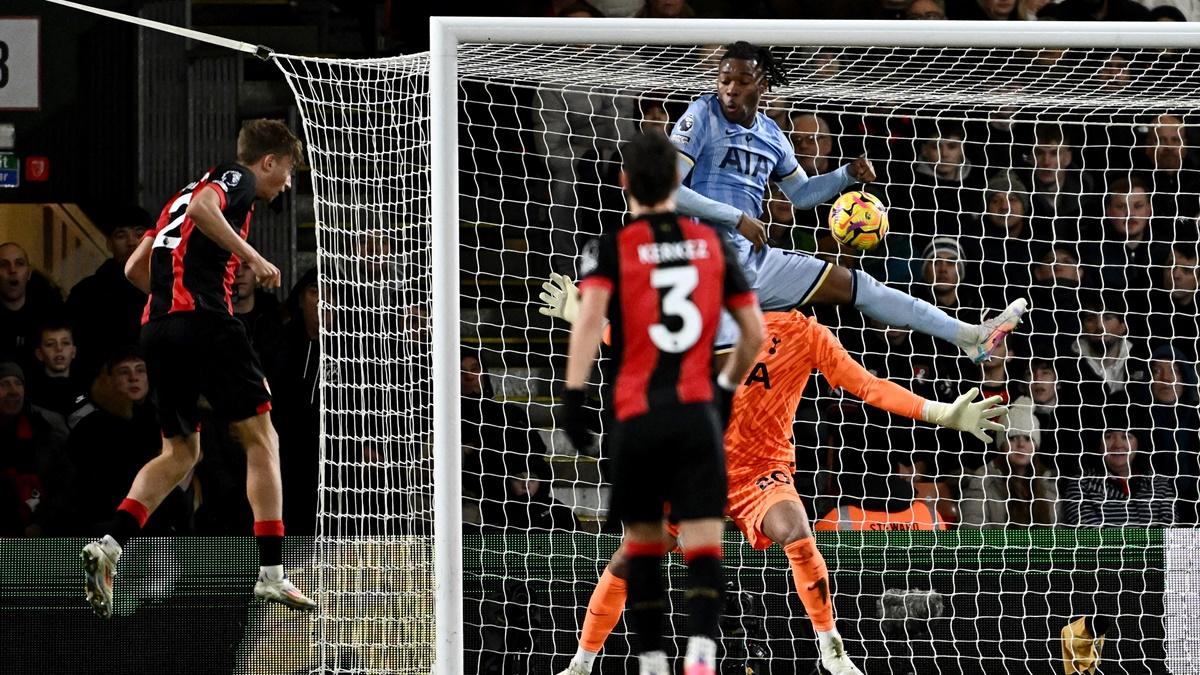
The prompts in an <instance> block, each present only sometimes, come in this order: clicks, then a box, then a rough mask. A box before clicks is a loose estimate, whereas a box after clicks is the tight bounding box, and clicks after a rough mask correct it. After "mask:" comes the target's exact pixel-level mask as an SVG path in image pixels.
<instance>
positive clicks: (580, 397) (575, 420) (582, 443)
mask: <svg viewBox="0 0 1200 675" xmlns="http://www.w3.org/2000/svg"><path fill="white" fill-rule="evenodd" d="M586 399H587V395H586V394H585V393H584V391H583V390H582V389H566V390H564V391H563V408H564V410H563V412H564V415H563V425H562V426H563V431H564V432H566V434H567V438H569V439H570V440H571V445H573V446H575V449H576V450H577V451H579V452H581V453H582V452H586V451H587V450H589V449H590V448H591V447H592V432H591V431H589V430H588V424H587V412H586V411H585V410H584V409H583V404H584V401H585V400H586Z"/></svg>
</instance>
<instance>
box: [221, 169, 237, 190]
mask: <svg viewBox="0 0 1200 675" xmlns="http://www.w3.org/2000/svg"><path fill="white" fill-rule="evenodd" d="M221 183H222V184H223V185H226V186H227V187H238V184H239V183H241V173H239V172H235V171H227V172H224V173H223V174H221Z"/></svg>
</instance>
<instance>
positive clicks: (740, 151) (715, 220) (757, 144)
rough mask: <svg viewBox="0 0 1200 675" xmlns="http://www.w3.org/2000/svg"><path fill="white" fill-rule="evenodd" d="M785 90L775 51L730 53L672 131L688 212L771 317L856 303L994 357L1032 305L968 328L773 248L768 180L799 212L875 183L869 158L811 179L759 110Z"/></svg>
mask: <svg viewBox="0 0 1200 675" xmlns="http://www.w3.org/2000/svg"><path fill="white" fill-rule="evenodd" d="M783 84H787V75H786V74H785V72H784V70H783V65H782V64H781V63H780V62H778V61H777V60H776V59H775V56H774V55H773V54H772V53H771V50H770V49H768V48H764V47H757V46H755V45H752V44H749V43H747V42H737V43H734V44H732V45H730V46H729V47H728V48H727V50H726V52H725V55H724V57H723V58H722V59H721V62H720V66H719V68H718V71H717V91H716V93H713V94H706V95H704V96H701V97H700V98H698V99H696V100H695V101H693V102H692V104H691V105H690V106H689V107H688V109H687V112H686V113H684V115H683V117H682V118H680V119H679V121H678V122H676V124H675V128H674V129H673V130H672V131H671V142H672V143H674V144H675V147H676V148H678V150H679V175H680V176H682V177H683V178H684V187H682V188H680V190H679V195H678V197H677V205H678V209H679V212H680V213H683V214H685V215H689V216H695V217H698V218H701V219H702V220H704V221H706V222H708V223H711V224H713V225H716V226H717V227H718V228H719V229H720V230H721V231H722V233H723V234H724V235H725V236H726V237H727V238H728V239H729V240H730V241H732V242H733V244H734V247H735V248H736V249H737V252H738V253H737V254H738V262H739V263H741V265H742V269H743V271H744V272H745V274H746V279H747V280H748V281H749V282H750V285H751V287H753V288H754V290H755V292H756V293H757V294H758V301H759V303H760V304H761V305H762V308H763V310H764V311H773V310H789V309H791V308H793V307H797V306H799V305H805V304H812V303H820V304H828V303H832V304H852V305H854V307H855V308H857V309H858V310H859V311H861V312H862V313H863V314H866V315H867V316H869V317H871V318H872V319H875V320H876V321H879V322H881V323H884V324H887V325H889V326H895V327H898V328H911V329H913V330H918V331H921V332H923V333H927V334H929V335H933V336H934V337H938V338H941V339H943V340H946V341H948V342H951V343H954V344H956V345H958V346H959V347H960V348H961V349H962V350H963V351H964V352H966V354H967V356H968V357H970V358H971V359H972V360H974V361H984V360H987V359H988V358H989V357H990V355H991V353H992V351H993V350H995V349H996V345H997V344H999V343H1000V342H1001V341H1002V340H1004V337H1005V336H1006V335H1007V334H1008V333H1009V332H1010V331H1011V330H1012V329H1013V328H1015V327H1016V325H1017V324H1018V323H1019V322H1020V320H1021V315H1022V314H1023V313H1024V312H1025V306H1026V302H1025V300H1024V299H1020V300H1016V301H1015V302H1013V303H1012V304H1011V305H1009V306H1008V307H1007V308H1005V310H1004V311H1002V312H1000V313H999V314H998V315H997V316H995V317H993V318H992V319H990V320H988V321H985V322H984V323H983V324H981V325H969V324H965V323H963V322H961V321H959V320H957V319H955V318H953V317H951V316H949V315H948V314H946V313H945V312H943V311H941V310H940V309H937V308H936V307H934V306H933V305H931V304H929V303H928V302H925V301H924V300H918V299H916V298H913V297H912V296H909V295H907V294H905V293H902V292H900V291H897V290H895V289H892V288H888V287H887V286H884V285H883V284H881V283H879V282H878V281H876V280H875V279H872V278H871V277H870V276H868V275H866V274H864V273H863V272H861V271H857V270H848V269H845V268H843V267H837V266H834V265H831V264H829V263H827V262H824V261H822V260H819V259H817V258H814V257H812V256H810V255H806V254H803V253H797V252H795V251H787V250H782V249H775V248H769V247H767V246H766V245H765V242H766V236H767V235H766V228H765V227H764V226H763V224H762V222H761V221H760V220H759V219H758V217H757V216H758V214H760V213H761V212H762V204H763V193H764V191H765V190H766V186H767V181H768V180H770V181H774V182H775V183H776V184H777V185H778V186H779V188H780V190H781V191H782V192H783V193H784V194H785V195H787V197H788V199H789V200H791V202H792V204H794V205H795V206H796V207H797V208H800V209H810V208H813V207H814V206H816V205H818V204H821V203H823V202H826V201H828V200H830V199H832V198H833V197H834V196H836V195H837V194H838V193H840V192H842V191H843V190H845V189H846V188H847V187H849V186H850V185H851V184H853V183H855V182H869V181H872V180H875V169H874V168H873V167H872V166H871V162H870V161H869V160H868V159H867V158H866V157H859V158H858V159H856V160H854V161H853V162H851V163H850V164H847V165H845V166H842V167H841V168H839V169H838V170H836V171H834V172H832V173H827V174H822V175H819V176H813V177H809V176H806V175H805V173H804V170H803V169H801V168H800V165H799V163H797V161H796V157H795V155H794V154H793V149H792V145H791V143H790V142H789V141H788V138H787V136H786V135H785V134H784V133H783V131H782V130H781V129H780V128H779V126H778V125H777V124H775V122H774V121H773V120H772V119H771V118H770V117H767V116H766V115H764V114H763V113H761V112H759V111H758V106H759V101H760V100H761V98H762V95H763V94H764V93H765V92H767V91H768V90H769V89H770V88H771V86H772V85H783ZM732 328H733V327H732V325H731V324H729V322H728V321H726V322H725V323H724V324H723V325H722V328H721V331H720V333H719V334H718V335H717V346H718V347H721V346H725V345H728V344H729V343H730V341H731V340H730V336H731V335H732V334H733V331H732Z"/></svg>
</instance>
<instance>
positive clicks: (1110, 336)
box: [1059, 292, 1150, 405]
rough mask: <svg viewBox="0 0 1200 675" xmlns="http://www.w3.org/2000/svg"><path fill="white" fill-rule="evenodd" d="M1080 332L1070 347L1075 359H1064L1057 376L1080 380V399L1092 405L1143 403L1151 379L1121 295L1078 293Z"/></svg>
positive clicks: (1143, 352) (1142, 344)
mask: <svg viewBox="0 0 1200 675" xmlns="http://www.w3.org/2000/svg"><path fill="white" fill-rule="evenodd" d="M1081 300H1082V302H1081V305H1082V309H1081V311H1080V319H1079V324H1080V331H1081V332H1080V335H1079V337H1078V338H1076V340H1075V343H1074V344H1073V345H1072V347H1071V351H1072V353H1073V356H1075V357H1078V358H1076V359H1070V358H1068V359H1064V360H1063V368H1067V367H1073V368H1074V371H1073V372H1070V373H1064V372H1063V371H1062V370H1060V371H1059V376H1060V377H1062V378H1063V379H1065V380H1068V381H1074V382H1078V383H1079V387H1080V400H1081V401H1083V402H1084V403H1087V404H1091V405H1101V404H1107V403H1117V404H1128V403H1131V402H1144V399H1145V396H1144V392H1145V384H1146V382H1148V381H1149V380H1150V371H1149V366H1148V363H1147V361H1148V358H1147V357H1148V354H1147V353H1146V352H1145V349H1144V342H1143V341H1142V340H1135V339H1133V338H1132V337H1130V335H1129V326H1128V324H1127V323H1126V319H1125V307H1124V303H1123V302H1122V299H1121V296H1119V295H1115V294H1103V295H1102V294H1100V293H1096V292H1089V293H1083V294H1081Z"/></svg>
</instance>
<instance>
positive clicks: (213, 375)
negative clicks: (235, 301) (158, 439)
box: [142, 311, 271, 438]
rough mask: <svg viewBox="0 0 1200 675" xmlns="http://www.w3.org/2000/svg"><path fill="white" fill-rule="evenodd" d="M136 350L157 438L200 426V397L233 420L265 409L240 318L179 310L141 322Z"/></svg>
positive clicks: (258, 370) (263, 388)
mask: <svg viewBox="0 0 1200 675" xmlns="http://www.w3.org/2000/svg"><path fill="white" fill-rule="evenodd" d="M142 352H143V353H144V355H145V357H146V374H147V375H148V376H149V378H150V391H151V392H152V393H153V394H154V398H155V403H156V404H157V405H158V419H159V425H160V426H161V427H162V433H163V436H164V437H166V438H173V437H175V436H185V435H189V434H193V433H195V432H196V431H198V430H199V428H200V417H201V407H200V405H201V404H200V398H201V396H203V397H204V399H205V400H206V401H208V404H209V405H210V406H211V407H212V410H213V412H214V413H215V414H216V415H217V416H218V417H220V418H222V419H225V420H229V421H231V422H237V421H241V420H245V419H249V418H251V417H254V416H255V415H259V414H261V413H264V412H266V411H268V410H270V409H271V391H270V389H268V388H267V378H266V376H265V375H264V374H263V369H262V366H261V365H259V362H258V356H257V355H256V354H255V353H254V348H253V347H251V346H250V338H248V337H247V336H246V329H245V328H244V327H243V326H242V322H241V321H238V320H237V319H235V318H234V317H232V316H227V315H221V314H217V313H215V312H200V311H197V312H185V313H178V314H171V315H168V316H165V317H163V318H161V319H155V320H153V321H151V322H150V323H147V324H146V325H144V326H142Z"/></svg>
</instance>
